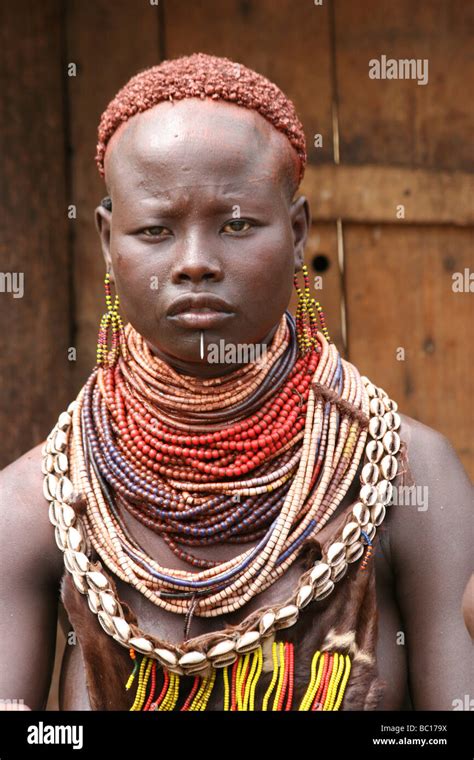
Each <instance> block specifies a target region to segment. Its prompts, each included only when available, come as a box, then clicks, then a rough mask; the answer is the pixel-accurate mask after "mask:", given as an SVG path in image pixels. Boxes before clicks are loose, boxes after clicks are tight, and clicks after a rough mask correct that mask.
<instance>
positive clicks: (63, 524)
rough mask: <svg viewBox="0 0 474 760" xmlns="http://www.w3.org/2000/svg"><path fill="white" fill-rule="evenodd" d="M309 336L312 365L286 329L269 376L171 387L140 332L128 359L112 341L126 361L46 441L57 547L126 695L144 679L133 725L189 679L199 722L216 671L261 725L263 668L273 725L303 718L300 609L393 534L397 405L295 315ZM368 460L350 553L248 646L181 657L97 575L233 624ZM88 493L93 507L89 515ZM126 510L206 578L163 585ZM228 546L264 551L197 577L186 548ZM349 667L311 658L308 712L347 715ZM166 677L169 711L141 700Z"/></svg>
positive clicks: (267, 619)
mask: <svg viewBox="0 0 474 760" xmlns="http://www.w3.org/2000/svg"><path fill="white" fill-rule="evenodd" d="M298 322H299V328H300V329H299V331H298V337H299V341H298V342H299V343H300V355H299V356H298V358H296V357H295V352H294V350H293V349H294V346H295V340H294V336H295V330H294V324H293V322H292V318H291V316H290V315H289V314H288V313H287V314H285V315H284V316H283V318H282V320H281V323H280V325H279V327H278V330H277V332H276V334H275V338H274V341H273V342H272V346H271V347H270V350H269V352H268V355H267V357H266V359H265V361H263V362H261V363H257V364H253V365H246V366H245V367H244V368H242V369H239V370H238V371H237V372H235V373H231V375H228V376H224V377H223V378H214V379H212V380H198V379H196V378H186V377H184V376H182V375H180V374H178V373H175V372H174V371H173V370H172V369H171V368H170V367H169V366H168V365H166V364H165V363H164V362H161V361H160V360H159V359H157V357H155V356H153V355H152V354H151V352H150V351H149V349H148V347H147V345H146V343H145V341H144V340H143V339H142V338H141V336H139V335H138V334H137V333H136V332H135V331H134V329H133V328H132V327H131V326H130V325H127V327H126V328H125V330H124V333H123V335H124V343H123V345H119V336H118V335H117V336H116V339H115V350H114V349H113V352H112V353H114V351H115V353H114V355H115V357H116V358H117V359H118V361H114V362H111V364H110V365H109V366H105V367H104V366H100V365H98V366H97V367H96V368H95V370H94V371H93V373H92V374H91V376H90V378H89V380H88V381H87V383H86V384H85V386H84V387H83V388H82V389H81V392H80V393H79V395H78V398H77V399H76V401H75V402H73V403H72V404H71V405H70V406H69V408H68V411H67V412H63V413H62V414H61V415H60V417H59V420H58V423H57V425H56V426H55V428H54V429H53V431H52V432H51V434H50V436H49V437H48V439H47V442H46V444H45V447H44V449H43V455H44V460H43V473H44V475H45V480H44V495H45V497H46V498H47V499H48V500H49V501H50V511H49V516H50V520H51V522H52V523H53V525H54V526H55V536H56V541H57V544H58V546H59V548H60V549H61V550H62V551H63V552H64V562H65V567H66V570H67V571H68V572H69V573H70V574H71V575H72V578H73V581H74V584H75V586H76V588H77V589H78V591H80V592H81V593H82V594H86V595H87V599H88V603H89V607H90V609H91V611H92V612H93V613H95V614H96V615H97V617H98V620H99V622H100V624H101V626H102V628H103V629H104V630H105V631H106V633H108V634H109V635H110V636H112V637H113V638H114V639H115V640H116V641H117V642H119V643H120V644H121V645H122V646H125V647H127V648H128V649H129V650H130V656H131V657H132V659H133V660H135V667H134V670H133V673H132V677H131V681H130V682H129V684H128V687H130V685H131V683H132V682H133V678H135V676H137V677H138V687H137V699H136V700H135V702H134V705H133V706H132V709H150V705H152V704H153V705H154V707H153V708H151V709H174V707H173V705H175V704H176V700H177V694H178V692H179V688H178V685H179V677H180V676H186V675H195V676H196V678H198V681H196V684H195V685H196V690H197V691H196V690H195V693H194V694H190V695H189V699H187V701H186V703H185V704H187V707H186V708H185V709H205V704H206V703H207V699H208V697H209V694H210V691H212V688H213V685H214V683H215V677H216V673H215V669H216V668H217V669H219V668H221V669H223V670H222V672H223V678H224V686H225V688H226V689H227V686H228V687H229V689H230V691H227V690H226V691H225V693H226V694H231V693H232V694H233V697H232V700H233V701H231V703H232V705H234V706H235V705H237V706H236V707H235V709H249V705H250V704H251V703H252V696H251V695H252V694H253V693H254V687H255V684H256V682H257V680H258V675H257V674H258V672H259V667H260V666H259V658H260V657H263V658H264V660H265V656H266V658H267V661H268V660H270V661H271V662H273V664H274V676H275V679H277V680H276V681H275V683H274V684H273V686H275V684H277V690H276V695H275V698H274V703H273V705H274V707H273V709H283V708H282V699H283V697H282V694H283V695H284V694H285V693H286V694H287V701H286V705H289V706H288V707H286V708H285V709H295V708H294V707H292V706H291V699H290V698H289V697H288V694H290V692H291V688H292V687H291V678H290V674H291V671H292V665H291V663H292V657H293V652H292V650H291V647H289V646H288V647H287V646H285V647H284V648H283V650H282V649H281V647H280V645H277V644H276V642H274V641H272V637H274V635H275V632H276V631H277V630H278V629H279V628H285V627H289V626H291V625H294V623H295V622H296V621H297V619H298V616H299V613H300V610H301V609H302V608H303V607H305V606H306V605H308V604H309V603H311V602H312V601H318V600H321V599H324V598H325V597H327V596H328V595H329V594H330V593H331V592H332V590H333V589H334V586H335V583H337V582H338V581H339V580H341V579H342V577H343V576H344V575H345V573H346V571H347V567H348V563H350V562H355V561H356V560H357V559H359V558H360V557H361V556H362V555H363V553H364V547H365V546H370V545H371V544H372V542H373V539H374V536H375V533H376V527H377V526H378V525H380V524H381V522H382V521H383V519H384V517H385V509H386V505H387V504H388V503H389V501H390V499H391V488H392V486H391V484H390V482H389V481H390V480H392V479H393V478H394V477H395V475H396V472H397V469H398V464H397V460H396V458H395V454H396V453H397V452H398V450H399V448H400V439H399V436H398V434H397V432H396V429H397V428H398V427H399V425H400V419H399V416H398V414H397V412H396V409H397V406H396V404H395V402H393V401H391V400H390V399H389V398H388V396H387V394H386V393H385V391H383V390H382V389H379V388H376V386H374V385H373V384H372V383H370V381H369V380H368V379H367V378H364V377H361V376H360V375H359V373H358V372H357V370H356V368H355V367H354V366H353V365H352V364H350V363H349V362H347V361H345V360H343V359H342V358H341V357H340V355H339V353H338V351H337V349H336V347H335V346H334V345H333V344H330V343H329V341H328V340H327V339H326V337H325V335H324V334H323V333H322V332H318V331H317V329H316V327H315V325H314V324H310V325H309V329H306V328H307V324H306V327H305V328H304V329H303V334H304V335H305V336H306V337H305V339H304V341H303V343H304V351H301V348H302V343H301V340H300V338H301V333H302V328H301V315H298V314H297V324H298ZM305 330H306V332H305ZM308 336H309V337H308ZM118 349H120V350H118ZM272 383H274V385H272ZM229 421H230V424H228V423H229ZM203 430H205V432H203ZM368 438H369V440H368V441H367V439H368ZM364 449H365V454H366V457H367V464H366V465H365V466H364V468H363V470H362V475H361V482H362V488H361V491H360V496H359V501H358V502H357V503H356V504H355V505H354V507H353V510H352V515H351V516H350V518H349V520H348V521H347V522H346V524H345V525H344V526H343V529H342V533H341V536H340V540H339V541H336V542H333V543H332V544H331V545H330V546H329V547H328V548H327V551H326V553H325V555H323V557H322V558H321V560H320V561H318V562H316V563H315V565H314V567H313V568H312V569H311V570H310V571H308V572H306V573H304V574H303V575H302V577H301V579H300V582H299V584H298V588H297V589H296V590H295V593H294V594H293V595H292V598H291V599H290V600H287V602H286V603H284V604H282V605H273V607H272V608H271V609H263V610H262V611H261V615H259V616H258V617H257V618H256V617H255V615H253V616H252V615H251V616H249V617H248V618H247V619H246V620H244V621H243V623H242V624H241V626H240V628H241V630H240V631H239V632H238V634H236V633H235V632H234V633H231V634H227V632H226V631H219V632H214V633H212V634H208V635H206V636H204V637H202V636H201V637H199V638H197V639H189V640H187V641H184V642H183V643H182V645H181V646H174V645H170V644H169V643H168V642H164V641H161V640H160V639H158V638H157V637H155V636H152V635H150V634H145V633H143V632H142V631H141V630H140V629H139V628H138V627H137V626H134V625H133V624H129V623H128V622H127V621H126V620H125V614H124V611H123V608H122V605H121V603H120V600H119V599H118V597H117V595H116V593H115V591H114V584H113V583H112V582H111V580H110V579H109V578H108V576H107V574H106V572H105V571H104V568H103V565H102V564H101V563H100V562H99V563H93V562H92V561H91V560H90V559H89V556H88V555H90V552H91V549H92V547H93V548H94V549H95V551H96V552H97V554H98V555H99V557H100V558H101V560H102V562H103V563H104V565H106V566H107V567H108V569H109V570H111V571H112V572H113V573H115V574H116V575H117V576H118V577H119V578H121V579H122V580H123V581H125V582H127V583H130V584H132V585H133V586H134V587H135V588H136V589H137V590H139V591H140V592H141V593H142V594H143V595H144V596H146V598H147V599H149V600H150V601H151V602H153V603H154V604H155V605H156V606H158V607H162V608H163V609H167V610H168V611H171V612H176V613H179V614H187V613H189V610H190V608H191V607H192V610H193V614H195V615H197V616H201V617H214V616H217V615H223V614H226V613H230V612H233V611H234V610H237V609H239V608H240V607H242V606H243V605H244V604H245V603H246V602H247V601H249V600H250V599H252V598H253V597H254V596H255V595H256V594H258V593H260V592H262V591H263V590H265V589H266V588H268V587H269V586H270V585H272V584H273V583H274V582H275V580H277V578H279V577H280V576H281V575H282V574H283V573H284V572H285V571H286V569H287V568H288V567H289V566H290V565H291V564H292V563H293V562H294V561H295V559H296V557H297V556H298V554H299V552H300V551H301V548H302V547H303V546H304V544H305V541H307V540H308V539H309V538H311V537H312V536H314V535H317V533H318V532H319V531H320V530H321V529H322V527H324V525H325V524H326V523H327V521H328V520H329V519H330V517H331V515H332V514H333V512H334V510H335V508H336V506H337V505H338V504H339V503H340V501H341V499H342V498H343V496H344V494H345V493H346V492H347V490H348V488H349V486H350V484H351V482H352V480H353V478H354V476H355V473H356V471H357V468H358V465H359V462H360V460H361V457H362V455H363V452H364ZM250 474H251V475H250ZM78 494H79V495H82V496H83V498H84V500H85V511H83V512H82V514H81V510H79V508H78V500H77V496H78ZM242 499H243V500H242ZM120 508H126V509H129V510H130V511H131V512H132V513H133V514H134V515H135V516H136V517H138V519H141V520H142V522H144V524H146V525H148V526H149V527H150V528H151V529H153V530H156V531H157V532H159V533H160V534H161V535H163V536H164V537H166V539H165V540H167V543H168V545H169V546H170V548H172V549H173V550H174V551H175V553H177V555H178V556H180V557H181V558H186V559H187V560H188V561H189V562H190V564H193V565H194V566H195V567H199V570H198V572H195V571H193V572H187V571H183V570H175V569H172V570H171V569H168V568H163V567H161V566H160V565H159V563H158V562H156V561H155V560H154V559H153V558H151V557H148V556H147V555H146V553H145V552H144V551H143V549H142V548H141V547H140V546H139V545H138V544H137V542H136V541H135V540H134V539H133V537H132V536H131V535H130V533H129V531H128V530H127V529H126V527H125V525H124V523H123V520H122V519H121V517H120ZM223 535H224V536H225V537H226V540H229V541H234V542H237V543H242V542H249V541H257V544H256V546H255V547H254V548H252V549H250V550H246V551H244V552H243V553H242V554H240V555H239V556H237V557H235V558H233V559H232V560H228V561H226V562H211V561H207V560H197V558H196V557H194V556H193V555H192V554H190V553H189V552H183V551H182V550H181V549H180V548H179V547H178V544H181V545H190V546H192V545H206V544H212V543H217V542H221V541H222V540H223V538H222V537H223ZM280 644H281V642H280ZM269 645H270V649H269ZM273 645H275V646H276V647H277V648H276V649H275V648H274V647H273ZM264 652H266V655H264ZM137 653H138V654H139V655H140V654H141V655H142V659H141V662H140V664H138V661H137V659H136V656H137ZM251 653H253V660H252V662H251V663H250V660H249V656H250V654H251ZM337 655H338V653H337V652H336V653H333V655H330V653H327V652H319V651H318V652H317V653H315V659H314V661H313V662H314V668H312V671H311V679H310V684H309V686H308V689H309V691H308V692H307V694H306V695H305V699H304V700H303V702H302V704H303V707H301V706H300V708H299V709H319V708H317V707H316V708H315V707H314V705H316V704H317V705H322V707H321V709H338V707H339V705H340V703H341V700H342V697H343V692H344V688H345V686H344V688H343V687H342V685H344V684H346V683H347V679H348V677H349V671H350V658H349V656H348V655H347V653H346V655H345V656H343V655H342V654H341V655H339V656H337ZM242 658H243V659H242ZM245 658H247V659H245ZM275 658H276V659H275ZM318 662H319V664H317V663H318ZM275 663H277V665H275ZM157 664H158V665H160V666H161V668H162V670H163V674H164V678H165V680H166V679H167V681H166V684H165V683H164V684H163V688H162V698H161V700H160V699H158V701H157V700H156V699H155V698H154V696H152V697H150V695H149V696H148V699H147V700H146V701H145V699H143V700H142V696H144V694H145V691H146V686H147V684H148V681H149V679H151V681H150V683H149V684H148V685H149V686H150V688H151V689H152V691H153V693H154V686H153V683H154V682H155V681H154V679H155V676H156V673H155V671H156V666H157ZM244 664H245V668H244ZM231 665H233V666H234V669H233V670H232V675H231V681H232V684H231V686H229V673H228V672H227V668H229V667H230V666H231ZM249 668H250V669H249ZM242 673H246V675H245V678H244V677H243V675H242ZM243 678H244V680H243ZM155 680H156V679H155ZM272 683H273V679H272ZM226 684H227V686H226ZM239 684H240V685H239ZM252 684H253V685H252ZM321 684H323V686H322V687H321ZM324 684H325V686H324ZM198 686H199V688H198ZM310 687H311V688H310ZM320 687H321V688H320ZM339 687H340V688H341V689H342V691H341V690H339V691H338V689H339ZM193 688H194V687H193ZM321 689H322V690H321ZM152 691H150V694H151V693H152ZM208 692H209V693H208ZM313 692H314V693H313ZM206 694H207V697H206V696H205V695H206ZM323 694H324V699H322V695H323ZM311 695H312V697H311ZM268 698H269V697H268ZM229 699H230V697H229V698H228V697H226V698H225V700H227V702H228V703H229ZM275 700H276V701H275ZM267 702H268V699H267ZM229 704H230V703H229ZM193 705H194V706H193ZM238 705H240V707H239V706H238ZM312 705H313V707H312ZM336 705H337V706H336ZM147 706H148V707H147ZM181 709H183V708H181ZM224 709H226V708H225V707H224ZM230 709H234V707H231V708H230ZM262 709H266V707H265V708H264V707H263V706H262ZM296 709H298V708H296Z"/></svg>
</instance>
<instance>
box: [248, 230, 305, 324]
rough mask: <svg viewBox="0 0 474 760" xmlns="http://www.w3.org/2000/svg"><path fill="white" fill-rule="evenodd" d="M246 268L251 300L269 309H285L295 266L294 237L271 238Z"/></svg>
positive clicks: (289, 295)
mask: <svg viewBox="0 0 474 760" xmlns="http://www.w3.org/2000/svg"><path fill="white" fill-rule="evenodd" d="M283 234H284V233H283ZM246 269H247V271H246V272H244V276H245V281H246V286H247V288H246V289H247V292H249V293H251V294H252V300H254V302H255V303H257V304H259V306H261V305H265V306H266V308H267V309H268V310H274V309H280V308H281V309H282V310H284V309H285V308H286V306H287V305H288V301H289V299H290V297H291V290H292V286H293V276H294V269H295V265H294V255H293V250H292V247H291V240H285V239H283V237H282V236H280V237H278V238H277V239H273V240H272V241H268V243H267V244H266V245H265V246H261V247H260V248H259V250H258V251H256V252H255V254H254V255H253V256H252V259H251V261H250V263H249V265H248V266H247V268H246Z"/></svg>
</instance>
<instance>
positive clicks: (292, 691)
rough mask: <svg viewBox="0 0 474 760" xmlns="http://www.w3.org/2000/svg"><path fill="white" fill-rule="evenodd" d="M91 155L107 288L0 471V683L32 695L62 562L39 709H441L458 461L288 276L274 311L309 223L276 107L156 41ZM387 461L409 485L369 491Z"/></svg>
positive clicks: (231, 77)
mask: <svg viewBox="0 0 474 760" xmlns="http://www.w3.org/2000/svg"><path fill="white" fill-rule="evenodd" d="M96 160H97V163H98V167H99V171H100V173H101V175H102V176H103V177H104V178H105V181H106V186H107V192H108V196H107V197H106V198H105V199H104V201H103V202H102V203H101V205H99V206H98V208H97V209H96V223H97V228H98V232H99V235H100V240H101V245H102V250H103V254H104V258H105V262H106V281H105V282H106V299H107V307H108V311H107V313H106V314H105V315H104V319H103V321H102V325H101V330H100V334H99V341H98V355H97V367H96V368H95V369H94V371H93V372H92V373H91V376H90V378H89V380H88V382H87V383H86V384H85V386H84V387H83V388H82V389H81V392H80V394H79V396H78V398H77V399H76V401H75V402H74V403H73V404H72V405H71V406H70V408H69V410H68V412H66V413H63V415H62V416H61V417H60V418H59V420H58V423H57V425H56V426H55V428H54V429H53V431H52V434H51V436H50V437H49V438H48V441H47V442H46V443H45V445H44V446H43V447H37V448H35V449H33V450H32V451H31V452H29V454H27V455H25V456H24V457H22V458H21V459H20V460H18V462H16V463H14V464H13V465H11V466H10V467H9V468H7V470H6V471H5V472H4V474H3V476H2V480H3V497H2V498H3V501H2V503H3V507H2V511H1V520H2V526H1V527H2V536H3V537H6V536H8V540H5V546H4V547H2V554H1V563H2V568H1V570H2V578H3V579H8V582H7V584H6V588H5V591H4V595H3V597H4V600H5V604H6V609H5V612H4V615H3V617H2V643H3V647H2V655H1V657H2V658H3V659H4V662H2V664H1V665H2V667H1V668H0V672H2V681H3V682H2V692H3V693H4V694H5V695H6V696H8V695H12V696H15V695H16V696H18V697H19V698H22V699H24V701H25V702H26V704H28V705H30V706H31V707H33V708H42V707H43V706H44V704H45V700H46V697H47V691H48V686H49V677H50V673H51V665H52V655H53V648H54V628H55V619H56V618H55V611H56V604H57V590H58V582H59V580H60V578H61V577H62V582H61V592H62V600H63V602H64V605H65V607H66V611H67V613H68V616H69V620H70V623H71V625H72V628H73V630H74V632H75V636H76V639H75V643H76V645H75V646H67V647H66V653H65V658H64V661H63V670H62V675H61V694H60V708H61V709H86V710H87V709H94V710H107V709H124V710H130V709H132V710H155V709H156V710H171V709H173V710H188V709H193V710H194V709H207V710H221V709H231V710H248V709H255V710H265V709H269V710H273V709H275V710H311V711H316V710H339V709H341V710H344V709H345V710H357V709H369V710H374V709H394V710H401V709H410V708H414V709H452V707H453V704H454V700H455V699H457V698H458V697H460V696H461V695H462V694H464V693H468V691H469V689H468V686H469V673H468V672H466V670H467V669H466V668H465V666H464V663H465V662H466V660H467V658H468V656H469V651H470V650H469V646H470V639H469V636H468V633H467V631H466V629H465V627H464V625H463V620H462V616H461V599H462V593H463V590H464V587H465V585H466V582H467V579H468V576H469V571H468V560H467V557H468V545H469V542H468V534H467V531H466V530H465V526H466V524H467V523H468V520H469V519H470V513H469V510H468V504H469V496H470V491H469V482H468V479H467V477H466V475H465V473H464V471H463V469H462V466H461V464H460V462H459V460H458V459H457V457H456V455H455V453H454V451H453V449H452V447H451V445H450V444H449V442H448V441H447V440H446V439H445V438H444V437H443V436H442V435H440V434H439V433H437V432H436V431H434V430H431V429H430V428H427V427H426V426H424V425H422V424H421V423H419V422H417V421H415V420H413V419H410V418H408V417H406V416H405V415H402V414H400V415H398V413H397V405H396V404H395V402H394V401H393V400H391V399H389V398H388V396H387V394H386V393H385V391H383V390H382V389H380V388H377V386H375V385H373V383H371V382H370V381H369V380H368V379H367V378H363V377H361V376H360V374H359V372H358V370H357V369H356V368H355V367H354V366H353V365H351V364H350V363H348V362H345V361H343V360H342V359H341V357H340V356H339V354H338V352H337V349H336V347H335V346H334V345H333V344H332V342H331V340H330V335H329V333H328V331H327V329H326V326H325V324H324V316H323V315H322V312H321V311H320V307H319V305H316V304H315V303H314V301H313V299H312V298H311V296H310V293H309V288H308V282H307V275H306V273H305V272H304V275H305V278H306V283H305V288H304V289H301V288H299V286H298V280H296V285H297V288H298V295H299V307H298V313H297V315H296V321H295V320H293V318H292V317H291V315H289V314H288V313H287V312H286V311H285V310H286V307H287V305H288V302H289V299H290V295H291V287H292V284H293V278H294V276H295V273H298V272H300V271H301V269H302V263H303V251H304V245H305V242H306V238H307V233H308V228H309V225H310V211H309V207H308V202H307V200H306V199H305V198H304V197H302V196H300V197H298V198H296V199H294V195H295V191H296V189H297V187H298V185H299V182H300V180H301V178H302V176H303V172H304V166H305V161H306V152H305V144H304V134H303V130H302V128H301V124H300V123H299V121H298V119H297V117H296V114H295V112H294V108H293V106H292V104H291V103H290V101H288V99H287V98H286V97H285V96H284V95H283V93H281V91H280V90H279V89H278V88H277V87H276V86H275V85H273V84H271V83H270V82H268V80H266V79H265V78H263V77H261V76H260V75H258V74H256V73H255V72H252V71H250V70H249V69H247V68H246V67H244V66H242V65H240V64H236V63H234V62H231V61H228V60H227V59H224V58H216V57H213V56H207V55H204V54H197V55H194V56H190V57H188V58H182V59H178V60H176V61H166V62H164V63H163V64H161V65H160V66H158V67H154V68H153V69H149V70H147V71H145V72H141V73H140V74H138V75H137V76H136V77H134V78H133V79H132V80H131V81H130V82H129V83H128V84H127V85H126V86H125V87H124V88H123V89H122V90H121V91H120V93H118V95H117V96H116V98H115V99H114V100H113V101H112V102H111V104H109V106H108V108H107V110H106V111H105V112H104V114H103V116H102V119H101V124H100V127H99V144H98V151H97V156H96ZM111 284H112V285H113V286H114V287H115V289H116V292H117V294H118V296H119V298H120V309H119V302H118V297H117V298H116V299H115V300H113V297H112V294H111V287H110V286H111ZM318 312H319V319H320V323H319V325H318V323H317V316H318ZM121 314H122V315H123V317H121V316H120V315H121ZM122 318H123V322H127V326H126V328H125V329H124V328H123V323H122ZM110 330H111V332H112V347H111V348H110V345H109V342H108V341H109V339H108V332H109V331H110ZM242 346H247V347H251V348H253V349H254V351H255V355H256V356H258V360H257V359H256V360H252V361H248V359H247V362H244V363H243V364H242V363H241V362H240V363H239V359H238V357H239V352H238V350H235V351H228V350H227V349H228V348H229V347H231V348H233V349H237V348H239V347H242ZM211 357H212V359H211ZM229 357H230V359H229ZM382 461H383V464H382ZM408 463H409V470H408V466H407V465H408ZM40 465H41V466H42V468H43V473H42V474H41V472H39V469H40ZM409 471H410V472H411V475H412V477H413V478H414V482H415V483H416V484H417V485H423V486H425V487H426V488H427V489H428V491H427V493H428V495H429V504H426V505H425V503H423V505H421V504H418V505H417V504H411V505H409V506H407V505H404V504H403V503H401V504H400V503H398V504H390V501H391V497H392V494H393V492H394V488H395V489H397V488H398V486H400V485H403V484H405V483H406V480H405V475H406V474H407V473H408V472H409ZM440 472H442V477H440ZM40 478H42V480H43V482H41V480H40ZM408 482H409V481H408ZM42 488H43V495H41V489H42ZM45 497H46V500H45ZM48 503H49V513H48ZM48 516H49V519H48ZM51 523H52V524H53V525H54V526H55V530H54V531H53V528H52V525H51ZM25 528H26V530H25ZM32 536H34V540H31V537H32ZM54 538H56V541H57V544H56V542H55V540H54ZM60 550H61V551H60ZM63 559H64V564H65V566H66V570H64V565H63ZM190 568H191V569H190ZM77 644H78V645H77ZM39 652H41V653H42V656H41V657H38V653H39ZM12 661H15V662H16V663H17V665H16V667H15V668H12V667H11V665H10V664H11V662H12ZM4 674H5V675H4ZM124 685H126V689H125V688H124Z"/></svg>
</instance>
